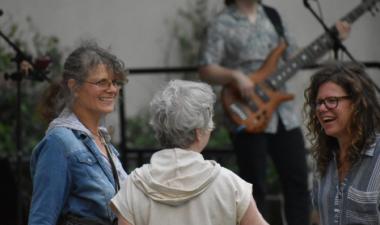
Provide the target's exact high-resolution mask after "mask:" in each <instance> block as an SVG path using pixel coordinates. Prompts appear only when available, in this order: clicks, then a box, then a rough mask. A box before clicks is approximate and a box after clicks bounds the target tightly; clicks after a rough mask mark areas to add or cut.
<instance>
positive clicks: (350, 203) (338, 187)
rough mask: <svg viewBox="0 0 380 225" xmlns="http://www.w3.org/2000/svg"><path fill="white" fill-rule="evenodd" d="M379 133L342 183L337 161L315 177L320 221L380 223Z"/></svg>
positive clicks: (342, 224) (329, 223)
mask: <svg viewBox="0 0 380 225" xmlns="http://www.w3.org/2000/svg"><path fill="white" fill-rule="evenodd" d="M379 155H380V136H378V137H377V140H376V142H375V143H374V144H373V145H372V146H371V147H370V148H369V149H367V150H366V151H364V152H363V153H362V159H361V161H360V162H358V163H356V164H355V165H354V166H353V167H352V168H351V169H350V171H349V173H348V174H347V176H346V177H345V179H344V180H343V182H341V183H339V178H338V170H337V162H336V160H335V159H334V160H332V161H331V163H330V164H329V166H328V169H327V172H326V175H325V176H323V177H322V178H320V179H315V181H314V187H313V193H312V198H313V206H314V208H315V209H316V210H317V211H318V212H319V216H320V222H321V225H333V224H339V225H350V224H380V210H379V200H380V157H379Z"/></svg>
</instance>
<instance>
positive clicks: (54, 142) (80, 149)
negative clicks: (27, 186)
mask: <svg viewBox="0 0 380 225" xmlns="http://www.w3.org/2000/svg"><path fill="white" fill-rule="evenodd" d="M111 149H112V154H113V157H112V158H113V160H114V162H115V164H116V168H117V171H118V175H119V179H120V182H121V181H122V180H124V179H125V178H126V173H125V172H124V170H123V169H122V166H121V163H120V161H119V160H118V159H117V156H118V153H117V151H116V149H115V148H114V147H113V146H112V145H111ZM31 175H32V179H33V195H32V203H31V208H30V214H29V225H37V224H38V225H42V224H56V223H57V220H58V219H59V217H60V216H61V215H63V214H66V213H72V214H75V215H78V216H80V217H85V218H91V219H96V220H98V221H102V222H108V221H112V220H113V219H114V218H115V215H114V214H113V213H112V212H111V209H110V207H109V202H110V199H111V198H112V197H113V196H114V195H115V188H114V186H115V181H114V178H113V175H112V171H111V167H110V164H109V162H108V160H107V159H106V158H105V157H104V156H103V155H102V154H101V153H100V151H99V150H98V148H97V146H96V144H95V142H94V141H93V139H92V138H91V137H90V136H89V135H88V134H87V133H86V132H83V131H80V130H72V129H70V128H67V127H55V128H53V129H50V130H49V131H48V133H47V134H46V136H45V137H44V139H43V140H42V141H41V142H40V143H39V144H38V145H37V146H36V148H35V149H34V152H33V154H32V157H31Z"/></svg>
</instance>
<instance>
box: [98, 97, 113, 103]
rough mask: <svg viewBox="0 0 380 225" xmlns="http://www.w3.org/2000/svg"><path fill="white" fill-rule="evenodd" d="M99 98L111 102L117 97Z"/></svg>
mask: <svg viewBox="0 0 380 225" xmlns="http://www.w3.org/2000/svg"><path fill="white" fill-rule="evenodd" d="M98 99H99V100H100V101H103V102H111V101H114V100H115V97H99V98H98Z"/></svg>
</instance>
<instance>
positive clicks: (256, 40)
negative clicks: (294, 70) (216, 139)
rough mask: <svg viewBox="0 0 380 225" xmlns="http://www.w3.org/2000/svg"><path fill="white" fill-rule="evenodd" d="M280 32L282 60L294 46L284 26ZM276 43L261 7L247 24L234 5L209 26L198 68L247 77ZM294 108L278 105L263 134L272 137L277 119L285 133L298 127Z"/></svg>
mask: <svg viewBox="0 0 380 225" xmlns="http://www.w3.org/2000/svg"><path fill="white" fill-rule="evenodd" d="M284 25H285V24H284ZM284 28H285V36H286V38H287V41H288V44H289V47H288V48H287V51H286V54H285V58H289V57H290V56H291V54H293V53H294V52H295V50H296V49H297V45H296V43H295V40H294V38H293V37H292V36H291V35H290V34H289V32H288V30H287V29H286V26H284ZM277 43H279V36H278V34H277V32H276V30H275V28H274V26H273V24H272V23H271V21H270V20H269V18H268V17H267V15H266V14H265V11H264V9H263V7H262V5H259V6H258V8H257V17H256V22H255V23H251V22H250V21H249V20H248V18H247V17H246V16H245V15H243V14H242V13H241V12H240V11H239V10H238V9H237V7H236V5H234V4H232V5H230V6H228V7H226V8H225V9H224V10H223V11H222V12H221V13H220V14H219V15H218V16H217V17H216V19H215V20H214V21H212V23H211V24H210V25H209V27H208V29H207V33H206V36H205V39H204V41H203V43H202V47H201V53H200V58H199V65H200V66H203V65H211V64H217V65H221V66H223V67H226V68H230V69H237V70H240V71H242V72H243V73H245V74H249V73H251V72H253V71H256V70H258V69H259V68H260V67H261V65H262V64H263V63H264V61H265V60H266V58H267V56H268V55H269V53H270V52H271V51H272V50H273V49H274V48H275V47H277ZM279 63H280V65H283V64H284V61H283V60H282V59H281V60H280V62H279ZM282 90H286V87H285V86H284V87H282ZM294 107H295V106H294V103H293V102H289V101H287V102H284V103H282V104H281V105H280V106H279V107H278V109H277V111H276V112H275V113H274V114H273V115H272V118H271V121H270V122H269V124H268V127H267V128H266V130H265V132H267V133H276V132H277V127H278V122H279V118H281V120H282V122H283V124H284V126H285V128H286V130H291V129H293V128H295V127H298V126H299V125H300V123H299V121H298V118H297V116H296V114H295V113H294V111H295V108H294ZM227 125H228V123H227Z"/></svg>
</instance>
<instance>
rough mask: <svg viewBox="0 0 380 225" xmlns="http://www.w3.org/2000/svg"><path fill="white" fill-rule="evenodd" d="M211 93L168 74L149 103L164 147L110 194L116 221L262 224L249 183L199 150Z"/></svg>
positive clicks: (205, 136)
mask: <svg viewBox="0 0 380 225" xmlns="http://www.w3.org/2000/svg"><path fill="white" fill-rule="evenodd" d="M214 103H215V95H214V93H213V92H212V89H211V87H210V86H209V85H207V84H205V83H199V82H192V81H181V80H174V81H171V82H169V84H168V85H167V86H166V87H165V88H164V89H163V90H162V91H160V92H158V93H157V94H156V95H155V96H154V98H153V100H152V101H151V103H150V113H151V120H150V123H151V125H152V127H153V130H154V131H155V135H156V138H157V139H158V141H159V142H160V143H161V145H162V147H164V148H165V149H163V150H161V151H158V152H156V153H155V154H153V156H152V158H151V160H150V164H146V165H144V166H143V167H141V168H138V169H136V170H134V171H133V172H132V173H131V174H130V176H128V178H127V181H126V183H125V185H124V186H122V188H121V189H120V191H119V192H118V194H117V195H116V196H115V197H114V198H113V199H112V205H113V207H114V210H115V211H116V212H118V214H119V215H118V217H119V224H122V225H128V224H136V225H137V224H138V225H148V224H149V225H155V224H165V225H167V224H181V225H186V224H189V225H190V224H202V225H211V224H212V225H223V224H226V225H227V224H252V225H254V224H255V225H264V224H267V223H266V222H265V221H264V219H263V217H262V216H261V214H260V212H259V211H258V210H257V207H256V204H255V201H254V200H253V197H252V194H251V193H252V185H251V184H249V183H247V182H245V181H244V180H242V179H241V178H239V177H238V176H237V175H235V174H234V173H233V172H231V171H229V170H227V169H225V168H223V167H221V166H220V165H219V164H218V163H217V162H215V161H212V160H205V159H204V158H203V156H202V155H201V152H202V150H203V149H204V148H205V146H206V145H207V143H208V141H209V138H210V133H211V131H212V129H213V127H214V123H213V120H212V116H213V104H214Z"/></svg>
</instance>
